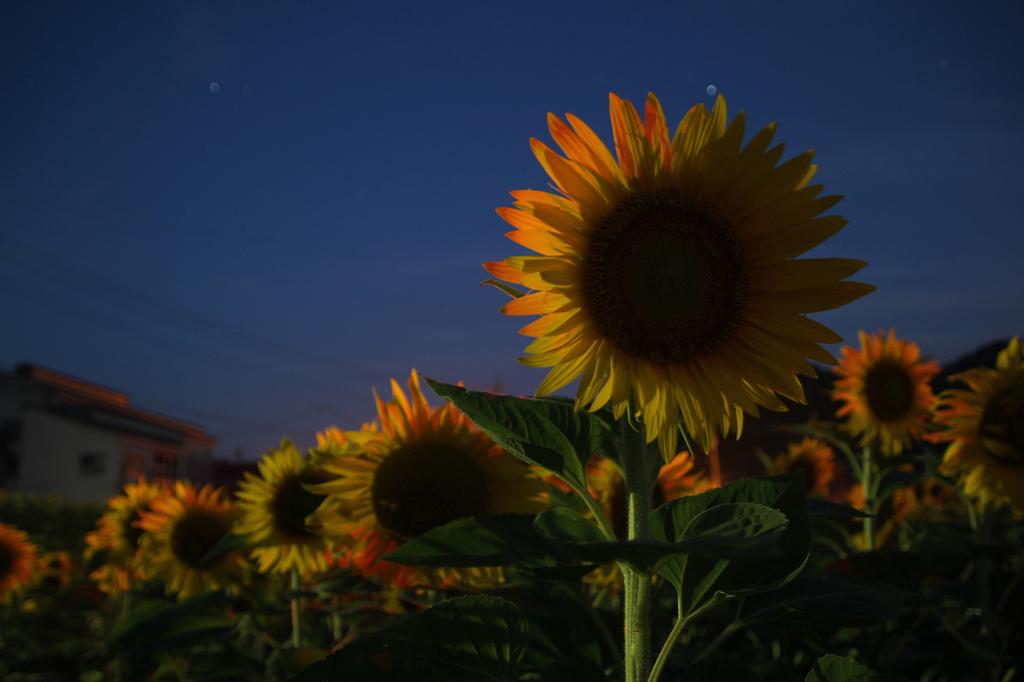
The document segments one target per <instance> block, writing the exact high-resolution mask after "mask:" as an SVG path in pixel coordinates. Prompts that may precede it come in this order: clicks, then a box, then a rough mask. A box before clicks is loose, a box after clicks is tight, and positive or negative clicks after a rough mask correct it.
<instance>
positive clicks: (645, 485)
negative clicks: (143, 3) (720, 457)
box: [620, 405, 660, 682]
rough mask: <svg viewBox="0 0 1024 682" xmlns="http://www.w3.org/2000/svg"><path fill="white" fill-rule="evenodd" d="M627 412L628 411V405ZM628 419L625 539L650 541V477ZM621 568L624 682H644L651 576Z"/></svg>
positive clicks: (641, 440)
mask: <svg viewBox="0 0 1024 682" xmlns="http://www.w3.org/2000/svg"><path fill="white" fill-rule="evenodd" d="M629 409H630V410H632V405H630V408H629ZM629 416H630V415H627V418H624V419H621V420H620V424H621V429H622V431H621V433H622V447H623V455H624V456H623V464H624V468H625V474H626V495H627V509H628V512H629V516H628V519H629V535H628V539H629V540H639V539H645V538H648V537H650V519H651V497H652V494H651V493H652V490H653V488H654V477H653V476H652V472H651V469H652V466H651V463H650V462H648V461H647V454H648V453H647V447H646V445H647V444H646V434H645V429H644V426H643V424H640V425H639V426H640V428H639V430H635V429H634V428H633V426H632V425H631V424H630V423H629V419H628V417H629ZM658 463H660V459H659V462H658ZM622 567H623V569H624V570H623V577H624V579H625V588H626V589H625V626H626V633H625V639H626V642H625V654H626V682H646V680H647V663H648V656H649V649H650V627H649V614H650V609H651V576H650V575H647V574H646V573H642V572H640V571H636V570H634V569H633V568H631V567H629V566H626V565H623V566H622Z"/></svg>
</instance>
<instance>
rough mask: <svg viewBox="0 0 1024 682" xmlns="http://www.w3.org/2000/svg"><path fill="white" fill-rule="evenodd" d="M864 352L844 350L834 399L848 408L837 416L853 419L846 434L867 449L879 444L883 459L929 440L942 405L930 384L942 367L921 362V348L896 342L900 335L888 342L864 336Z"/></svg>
mask: <svg viewBox="0 0 1024 682" xmlns="http://www.w3.org/2000/svg"><path fill="white" fill-rule="evenodd" d="M860 348H861V349H860V350H859V351H858V350H857V349H855V348H851V347H850V346H843V348H842V354H843V359H842V360H840V362H839V367H838V368H837V369H836V374H838V375H839V376H840V379H838V380H837V381H836V382H835V388H834V389H833V391H832V398H833V399H834V400H842V401H845V402H846V404H845V405H843V406H842V407H840V408H839V410H838V411H837V412H836V415H837V416H840V417H844V416H847V415H849V419H848V420H847V421H846V422H844V423H843V428H844V429H845V430H846V431H847V432H849V433H851V434H853V435H855V436H856V435H860V434H863V436H862V437H861V441H860V444H861V445H862V446H863V445H867V444H868V443H870V442H872V441H875V440H878V441H880V442H881V450H882V453H883V454H886V455H898V454H900V453H901V452H903V449H904V448H909V447H910V446H911V444H912V443H913V441H914V440H919V439H920V438H921V437H922V436H923V435H924V425H925V423H926V422H927V421H928V419H929V418H930V417H931V415H932V413H933V412H934V410H935V404H936V401H937V398H936V397H935V395H934V394H933V393H932V388H931V383H930V382H931V380H932V378H933V377H934V376H935V375H936V374H938V373H939V363H937V362H935V361H931V362H928V358H927V357H921V351H920V349H919V348H918V347H917V344H916V343H911V342H909V341H906V340H900V339H897V338H896V330H895V329H890V330H889V335H888V336H885V333H884V332H882V331H879V332H878V334H877V335H876V334H870V335H869V334H867V333H865V332H864V331H861V332H860Z"/></svg>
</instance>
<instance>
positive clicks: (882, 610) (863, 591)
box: [740, 573, 903, 625]
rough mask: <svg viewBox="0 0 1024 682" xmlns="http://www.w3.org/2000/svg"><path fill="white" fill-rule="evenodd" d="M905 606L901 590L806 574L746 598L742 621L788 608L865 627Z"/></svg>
mask: <svg viewBox="0 0 1024 682" xmlns="http://www.w3.org/2000/svg"><path fill="white" fill-rule="evenodd" d="M902 605H903V593H902V592H901V591H898V590H881V589H878V588H875V587H869V586H867V585H863V584H861V583H857V582H853V581H851V580H845V579H842V578H838V577H832V576H826V575H807V574H806V573H804V574H801V575H798V576H797V577H796V578H794V579H793V580H791V581H790V582H788V583H786V584H785V585H783V586H782V587H780V588H778V589H775V590H772V591H770V592H764V593H761V594H756V595H752V596H749V597H747V598H746V600H744V602H743V613H742V614H741V616H740V618H741V619H742V620H747V621H749V620H751V619H752V618H755V617H756V616H758V615H761V614H765V613H769V612H771V611H774V610H775V609H777V608H787V609H796V610H799V611H810V612H813V613H817V614H823V615H825V616H827V617H828V618H829V620H830V622H836V621H837V618H843V619H847V620H852V621H856V622H854V623H848V624H850V625H864V624H865V621H869V622H883V621H887V620H890V619H892V618H895V617H896V616H898V615H899V612H900V608H901V607H902ZM844 622H845V621H844Z"/></svg>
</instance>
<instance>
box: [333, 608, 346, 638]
mask: <svg viewBox="0 0 1024 682" xmlns="http://www.w3.org/2000/svg"><path fill="white" fill-rule="evenodd" d="M342 624H343V623H342V619H341V610H340V609H335V610H334V611H333V612H332V613H331V634H332V635H334V643H335V644H337V643H338V642H340V641H341V630H342V627H341V626H342Z"/></svg>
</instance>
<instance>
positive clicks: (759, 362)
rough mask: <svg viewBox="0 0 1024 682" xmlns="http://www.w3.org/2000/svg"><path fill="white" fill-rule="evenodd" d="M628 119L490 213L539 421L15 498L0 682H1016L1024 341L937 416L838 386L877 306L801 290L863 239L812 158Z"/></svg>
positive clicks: (652, 101)
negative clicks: (69, 494) (735, 446)
mask: <svg viewBox="0 0 1024 682" xmlns="http://www.w3.org/2000/svg"><path fill="white" fill-rule="evenodd" d="M610 109H611V120H612V129H613V133H614V145H613V146H614V149H613V150H612V149H609V147H608V146H606V144H605V143H604V142H602V141H601V140H600V139H599V138H598V137H597V136H596V135H595V134H594V133H593V131H592V130H591V129H590V128H589V127H588V126H587V125H586V124H585V123H584V122H583V121H581V120H579V119H578V118H576V117H574V116H572V115H569V116H567V119H568V122H565V121H563V120H561V119H560V118H558V117H556V116H554V115H549V117H548V124H549V130H550V133H551V136H552V137H553V139H554V140H555V142H556V143H557V144H558V145H559V146H560V148H561V150H562V154H559V153H557V152H555V151H553V150H552V149H551V148H549V147H548V146H547V145H545V144H544V143H542V142H540V141H538V140H531V146H532V148H533V151H534V153H535V155H536V157H537V159H538V160H539V161H540V163H541V164H542V165H543V167H544V169H545V170H546V171H547V173H548V174H549V175H550V178H551V182H552V188H553V189H554V190H555V191H554V192H542V191H535V190H519V191H514V192H512V196H513V197H514V199H515V203H514V207H503V208H499V209H498V213H499V215H500V216H501V217H502V218H504V219H505V220H506V221H507V222H508V223H510V224H511V225H512V226H513V227H514V228H515V229H514V230H513V231H512V232H510V233H509V234H508V236H509V238H510V239H512V241H514V242H516V243H517V244H518V245H520V246H522V247H525V248H527V249H530V250H531V251H533V252H534V253H535V254H537V255H531V256H511V257H508V258H506V259H505V260H503V261H497V262H490V263H486V264H484V267H485V268H486V269H487V271H488V272H489V273H490V274H491V275H492V276H493V279H489V280H486V283H487V284H490V285H492V286H493V287H495V288H497V289H499V290H500V291H502V292H504V294H505V295H507V296H508V297H509V298H508V301H507V302H506V304H505V305H504V307H503V308H502V309H501V311H502V312H503V313H505V314H508V315H525V316H533V317H534V318H535V319H532V320H531V321H530V322H529V323H528V324H527V325H526V326H525V327H524V328H523V329H522V330H521V332H522V333H523V334H524V335H525V336H528V337H531V338H532V339H533V340H532V342H531V343H530V344H529V345H528V346H527V347H526V357H524V358H522V359H521V362H523V363H524V364H526V365H528V366H531V367H540V368H548V370H549V371H548V373H547V375H546V377H545V378H544V379H543V380H542V381H541V383H540V385H539V388H538V390H537V392H536V395H535V396H534V397H516V396H508V395H500V394H495V393H489V392H478V391H471V390H468V389H467V388H465V387H464V386H462V385H461V384H460V385H452V384H445V383H441V382H438V381H434V380H432V379H429V378H427V377H421V376H420V375H419V374H418V373H417V372H416V371H415V370H412V372H411V374H410V376H409V378H408V381H407V382H406V385H405V386H404V387H403V386H402V385H401V384H400V383H399V382H398V381H394V380H393V381H392V385H391V396H390V399H388V400H385V399H384V398H382V397H381V396H379V395H377V394H376V393H374V395H373V399H374V401H375V406H376V412H377V416H376V418H375V419H374V420H373V421H372V422H369V423H365V424H362V425H361V427H358V428H356V425H349V426H348V428H347V430H346V429H345V428H340V427H337V426H331V427H327V428H325V429H324V430H323V431H321V432H320V433H318V434H317V445H316V446H315V447H313V448H311V449H310V450H309V451H308V452H300V450H299V449H298V448H297V447H296V446H295V445H294V444H293V443H292V442H291V441H289V440H287V439H285V440H282V441H281V445H280V447H278V448H275V449H273V450H271V451H270V452H267V453H265V454H264V455H263V457H262V459H261V461H260V462H259V475H255V474H252V473H247V474H246V479H245V480H244V481H242V482H241V483H240V485H239V489H238V490H237V491H235V492H233V493H231V492H229V491H226V490H223V489H215V488H213V487H212V486H211V485H198V484H193V483H192V482H190V481H186V480H180V481H176V482H175V483H174V484H173V485H172V486H168V485H156V484H154V483H152V482H149V481H147V480H145V479H140V480H139V481H138V482H137V483H132V484H129V485H126V486H125V488H124V490H123V493H122V494H120V495H117V496H115V497H113V498H112V499H111V500H110V501H109V502H108V504H107V505H106V507H105V508H102V509H100V508H95V507H90V506H88V505H84V506H81V505H79V506H76V505H73V504H71V503H66V502H61V501H60V500H55V499H35V498H30V497H27V496H23V495H18V494H17V493H7V494H5V495H4V496H3V497H0V679H2V680H4V681H12V682H13V681H22V680H23V681H26V682H27V681H29V680H35V681H37V682H44V681H50V682H57V681H61V680H81V681H88V682H100V681H106V680H117V681H125V680H174V681H185V680H190V681H195V682H200V681H206V680H210V681H212V680H253V681H256V680H268V681H270V680H294V681H295V682H328V681H333V680H354V681H359V680H366V681H369V682H377V681H380V682H413V681H428V680H429V681H435V680H437V681H440V680H445V681H452V682H460V681H466V682H516V681H527V680H534V681H539V682H599V681H608V680H621V681H624V682H659V681H663V682H711V681H722V682H754V681H757V680H780V681H781V680H808V681H811V682H826V681H828V682H853V681H854V680H856V681H858V682H861V681H869V680H877V681H878V682H882V681H883V680H888V681H893V680H921V681H922V682H932V681H934V682H939V681H950V682H953V681H957V680H985V681H989V680H992V681H996V682H1010V681H1011V680H1015V679H1024V615H1022V614H1024V585H1022V584H1021V583H1022V581H1024V523H1022V521H1021V518H1022V515H1024V348H1022V346H1021V344H1020V342H1019V340H1018V339H1017V338H1016V337H1015V338H1013V339H1012V340H1011V341H1009V343H1008V344H1007V345H1006V346H1005V347H1003V348H1002V349H1001V351H1000V352H999V354H998V358H997V360H996V362H995V363H994V366H990V367H976V368H973V369H969V370H967V371H964V372H961V373H958V374H954V375H952V376H950V377H949V378H948V379H949V381H950V382H951V384H952V386H953V388H950V389H947V390H940V391H938V393H937V394H936V392H935V391H934V390H933V385H934V380H935V378H936V377H937V376H938V375H939V373H940V371H941V368H940V367H939V365H938V364H937V363H936V362H934V361H931V360H930V359H929V358H928V357H927V356H922V355H921V351H920V349H919V347H918V345H917V344H916V343H914V342H912V341H908V340H905V339H900V338H898V337H897V335H896V332H895V330H890V331H889V332H884V331H880V332H879V333H877V334H870V333H866V332H861V334H860V339H859V347H853V346H844V347H842V349H841V353H840V357H839V358H836V357H833V355H832V354H831V353H830V352H829V351H828V350H826V349H825V348H824V347H823V345H822V344H836V343H840V342H841V341H842V339H841V338H840V337H839V336H838V335H836V334H835V333H834V332H833V331H832V330H830V329H828V328H827V327H825V326H823V325H822V324H820V323H818V322H815V321H813V320H812V319H810V318H809V317H808V314H813V313H817V312H821V311H825V310H831V309H835V308H837V307H840V306H843V305H845V304H847V303H849V302H851V301H853V300H855V299H857V298H859V297H861V296H864V295H866V294H868V293H870V292H872V291H873V290H874V287H873V286H872V285H870V284H863V283H859V282H852V281H849V280H848V278H849V277H850V276H852V275H853V274H854V273H856V272H857V271H858V270H860V269H861V268H862V267H863V266H864V265H866V264H865V263H864V262H863V261H859V260H854V259H847V258H797V256H800V255H801V254H803V253H805V252H806V251H808V250H809V249H811V248H813V247H814V246H816V245H818V244H820V243H822V242H824V241H825V240H827V239H828V238H829V237H831V236H832V235H834V234H835V233H836V232H838V231H839V230H840V229H842V228H843V226H844V225H845V223H846V221H844V220H843V219H842V218H841V217H840V216H837V215H822V214H824V213H825V212H827V211H828V210H829V209H831V208H832V207H834V206H835V205H836V203H837V202H838V201H839V197H836V196H819V194H820V193H821V190H822V189H823V187H822V185H811V184H809V183H810V181H811V179H812V177H813V175H814V173H815V170H816V166H814V165H812V164H811V159H812V156H813V154H812V153H811V152H807V153H804V154H801V155H798V156H796V157H794V158H792V159H791V160H789V161H786V162H785V163H782V164H781V165H780V164H779V161H780V159H781V156H782V153H783V145H781V144H779V145H776V146H771V141H772V138H773V136H774V130H775V127H774V124H773V125H771V126H768V127H766V128H765V129H763V130H761V131H760V132H758V133H757V134H755V135H754V136H753V137H752V138H751V140H750V141H749V142H748V144H747V145H746V146H742V144H741V143H742V140H743V139H744V121H745V119H744V115H743V113H742V112H741V113H740V114H738V115H737V116H735V117H734V118H733V119H732V121H731V122H730V121H727V116H726V106H725V101H724V99H723V98H722V97H719V98H718V100H717V102H716V104H715V105H714V107H713V109H712V111H710V112H709V111H707V110H706V109H705V108H704V106H703V105H698V106H696V107H694V108H693V109H691V110H690V111H689V112H688V113H687V114H686V115H685V116H684V117H683V119H682V121H681V122H680V123H679V125H678V127H677V128H676V130H675V131H674V133H673V132H671V131H670V130H669V127H668V123H667V120H666V117H665V115H664V113H663V112H662V110H661V105H660V104H659V102H658V99H657V98H656V97H655V96H654V95H653V94H652V95H650V96H649V98H648V100H647V102H646V103H645V106H644V108H643V115H642V116H641V114H640V112H639V111H638V110H637V109H636V108H635V107H634V106H633V105H632V104H631V103H630V102H628V101H624V100H621V99H619V98H618V97H617V96H615V95H614V94H612V95H611V97H610ZM613 152H614V154H613ZM1008 331H1012V330H1008ZM811 361H813V362H815V363H818V366H821V365H830V366H836V369H835V372H836V375H835V376H836V379H835V381H834V382H833V383H832V385H831V390H830V398H831V400H832V401H834V404H835V407H836V410H835V419H833V420H829V421H824V420H819V419H814V420H811V421H807V422H803V423H797V422H793V423H789V424H787V425H786V426H785V427H784V428H785V432H786V433H787V434H788V435H789V436H790V441H791V442H790V443H789V445H788V446H787V448H786V449H785V450H782V451H778V452H769V451H764V450H763V449H762V451H761V452H760V453H759V454H760V456H761V464H762V466H763V475H761V476H758V477H751V478H740V479H737V480H732V481H727V482H723V481H722V480H721V476H720V473H719V471H720V470H719V468H718V467H719V464H720V462H719V445H720V443H721V442H722V441H723V439H726V438H743V437H744V435H743V428H744V419H745V418H748V417H754V418H756V417H758V416H759V415H761V414H762V413H763V411H765V410H768V411H775V412H784V411H785V410H787V406H789V405H793V404H796V403H804V402H807V395H806V393H805V386H806V380H804V381H802V380H801V378H800V377H801V375H802V376H803V377H806V378H813V377H817V376H818V372H819V369H818V368H816V366H815V365H812V364H811ZM576 380H578V383H577V384H576V388H575V390H576V396H575V398H571V397H562V396H557V395H553V394H554V393H555V392H556V391H558V390H559V389H562V388H563V387H565V386H567V385H568V384H570V383H571V382H573V381H576ZM754 445H755V446H757V443H755V444H754Z"/></svg>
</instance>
